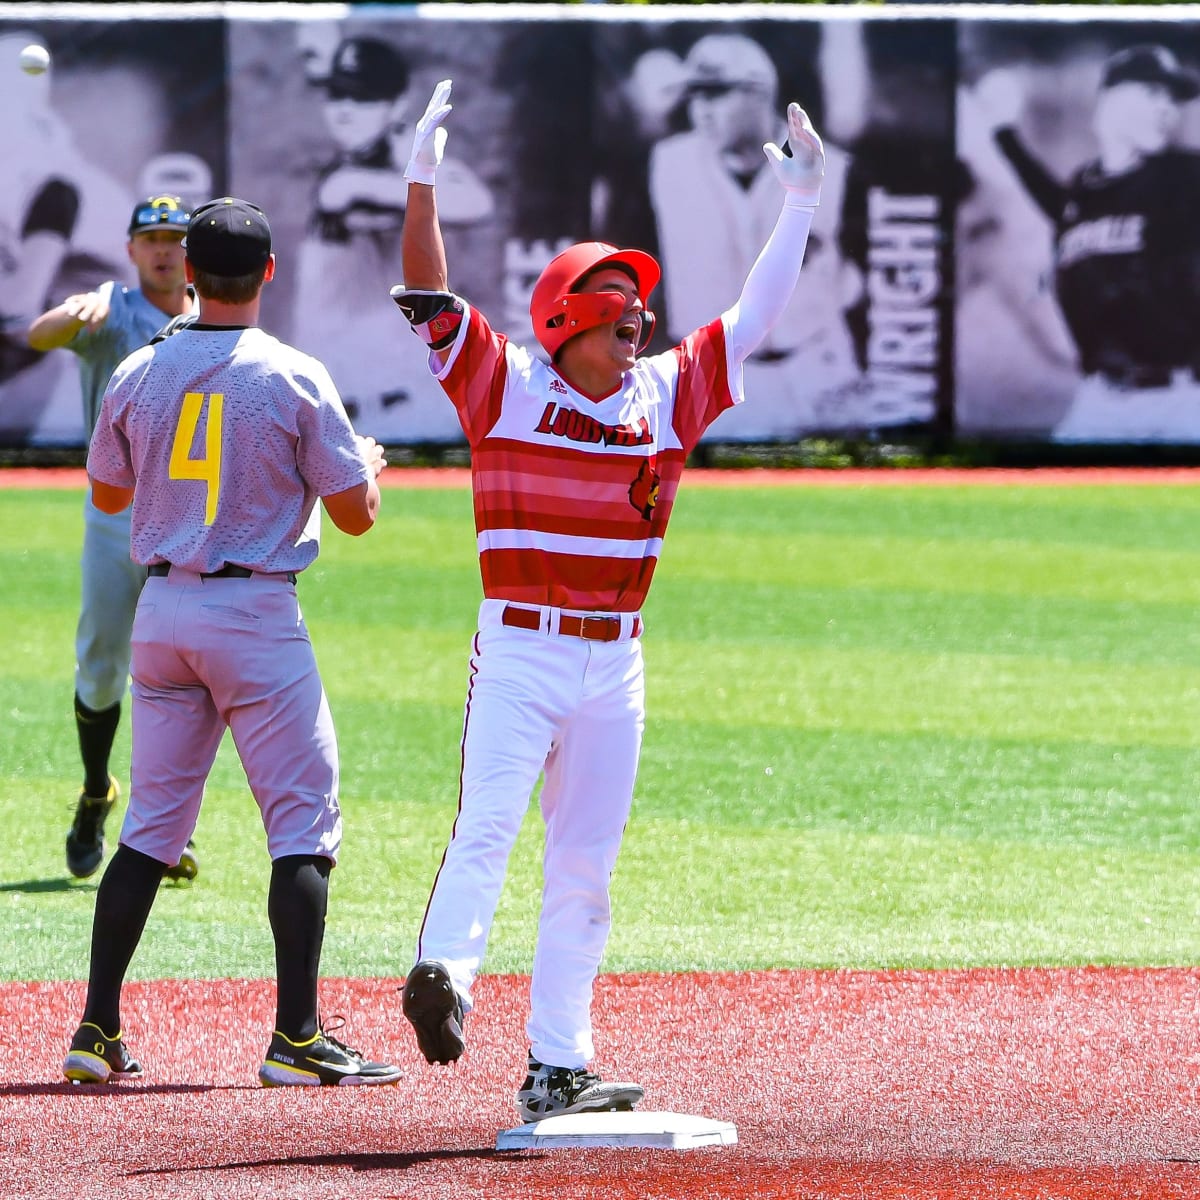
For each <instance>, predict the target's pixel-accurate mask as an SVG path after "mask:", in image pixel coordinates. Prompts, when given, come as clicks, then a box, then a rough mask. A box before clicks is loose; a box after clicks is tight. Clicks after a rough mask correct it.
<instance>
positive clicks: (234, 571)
mask: <svg viewBox="0 0 1200 1200" xmlns="http://www.w3.org/2000/svg"><path fill="white" fill-rule="evenodd" d="M170 571H171V564H170V563H151V564H150V565H149V566H148V567H147V568H146V574H147V575H168V574H170ZM255 574H258V575H262V574H265V572H263V571H257V572H255V571H252V570H250V568H249V567H236V566H234V565H233V563H226V564H225V565H224V566H223V567H222V568H221V569H220V570H219V571H201V572H200V578H201V579H249V578H250V577H251V576H253V575H255ZM284 578H285V579H286V580H287V581H288V583H295V582H296V572H295V571H288V572H286V574H285V575H284Z"/></svg>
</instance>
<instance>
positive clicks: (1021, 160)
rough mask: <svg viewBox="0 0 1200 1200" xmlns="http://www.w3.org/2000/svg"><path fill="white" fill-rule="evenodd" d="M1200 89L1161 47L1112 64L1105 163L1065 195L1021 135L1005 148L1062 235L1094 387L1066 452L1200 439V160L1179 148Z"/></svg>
mask: <svg viewBox="0 0 1200 1200" xmlns="http://www.w3.org/2000/svg"><path fill="white" fill-rule="evenodd" d="M1197 95H1200V78H1197V76H1195V75H1194V74H1192V73H1191V72H1189V71H1185V70H1184V69H1183V68H1182V67H1181V66H1180V64H1179V62H1178V60H1177V59H1176V58H1175V56H1174V55H1173V54H1172V53H1171V52H1170V51H1169V50H1167V49H1166V48H1165V47H1163V46H1158V45H1139V46H1133V47H1130V48H1128V49H1125V50H1121V51H1119V52H1117V53H1115V54H1113V55H1112V56H1111V57H1110V58H1109V59H1108V61H1107V62H1106V63H1105V67H1104V74H1103V79H1102V84H1101V91H1100V95H1099V98H1098V100H1097V104H1096V110H1095V114H1094V117H1093V128H1094V132H1095V135H1096V140H1097V142H1098V144H1099V149H1100V153H1099V155H1098V157H1097V158H1096V159H1094V160H1093V161H1091V162H1089V163H1087V164H1085V165H1084V166H1082V167H1081V168H1080V169H1079V170H1077V171H1076V172H1075V174H1074V175H1073V176H1072V177H1071V179H1070V180H1069V181H1068V183H1067V184H1065V185H1063V184H1060V183H1059V182H1058V181H1057V180H1056V179H1054V178H1053V177H1052V176H1051V175H1050V174H1049V172H1048V171H1047V170H1046V169H1045V167H1043V166H1042V165H1041V163H1039V162H1038V160H1037V159H1035V158H1034V157H1033V155H1032V154H1030V153H1029V151H1028V150H1027V149H1026V148H1025V146H1024V145H1023V144H1022V142H1021V140H1020V138H1019V135H1018V134H1017V132H1016V130H1015V128H1013V127H1012V126H1011V125H1008V124H1005V125H1002V126H1000V127H999V128H997V129H996V131H995V140H996V145H997V147H998V148H999V150H1000V151H1001V152H1002V153H1003V154H1004V155H1005V157H1006V158H1007V159H1008V161H1009V162H1010V163H1011V164H1012V167H1013V169H1014V170H1015V171H1016V173H1017V175H1018V176H1019V178H1020V180H1021V182H1022V183H1023V184H1024V186H1025V188H1026V190H1027V192H1028V194H1029V196H1030V198H1031V199H1032V200H1033V202H1034V203H1035V204H1036V205H1037V207H1038V208H1039V209H1040V210H1041V211H1042V212H1043V213H1044V214H1045V216H1046V217H1047V218H1048V219H1049V220H1050V221H1051V222H1052V224H1053V227H1054V241H1055V263H1054V278H1055V286H1056V291H1057V295H1058V300H1059V304H1060V306H1061V308H1062V312H1063V316H1064V318H1065V320H1066V323H1067V326H1068V328H1069V329H1070V332H1071V335H1072V337H1073V339H1074V341H1075V344H1076V347H1077V349H1078V355H1079V366H1080V369H1081V371H1082V373H1083V376H1084V378H1083V380H1082V382H1081V384H1080V386H1079V388H1078V390H1077V392H1076V395H1075V398H1074V401H1073V403H1072V405H1071V407H1070V409H1069V410H1068V412H1067V414H1066V416H1065V417H1064V418H1063V420H1062V421H1061V422H1060V423H1059V424H1058V425H1057V427H1056V428H1055V430H1054V437H1055V438H1056V439H1057V440H1060V441H1121V442H1123V441H1194V440H1197V439H1200V384H1197V381H1196V378H1195V374H1194V369H1195V365H1196V361H1197V355H1196V351H1195V347H1194V341H1195V330H1196V327H1197V324H1198V320H1200V235H1198V234H1197V228H1196V219H1195V206H1196V200H1197V197H1200V155H1198V154H1196V153H1194V152H1189V151H1186V150H1181V149H1178V148H1175V147H1173V146H1172V145H1171V143H1172V140H1173V138H1174V136H1175V134H1176V132H1177V130H1178V128H1179V123H1180V116H1181V113H1180V108H1181V105H1182V104H1183V103H1184V102H1185V101H1189V100H1193V99H1195V98H1196V96H1197Z"/></svg>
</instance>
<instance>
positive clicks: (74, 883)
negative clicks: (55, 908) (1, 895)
mask: <svg viewBox="0 0 1200 1200" xmlns="http://www.w3.org/2000/svg"><path fill="white" fill-rule="evenodd" d="M99 882H100V881H99V880H97V881H96V883H82V881H80V880H77V879H22V880H21V881H20V882H18V883H0V892H29V893H30V894H31V895H36V894H38V893H40V892H74V891H78V890H81V889H84V890H86V889H89V888H90V889H91V890H92V891H95V890H96V887H97V885H98V884H99Z"/></svg>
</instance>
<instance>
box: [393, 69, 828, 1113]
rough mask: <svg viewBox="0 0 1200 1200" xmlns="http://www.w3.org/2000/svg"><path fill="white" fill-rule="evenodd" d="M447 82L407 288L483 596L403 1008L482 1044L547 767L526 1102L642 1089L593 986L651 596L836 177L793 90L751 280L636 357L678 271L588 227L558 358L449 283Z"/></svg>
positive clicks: (631, 1097)
mask: <svg viewBox="0 0 1200 1200" xmlns="http://www.w3.org/2000/svg"><path fill="white" fill-rule="evenodd" d="M449 98H450V82H449V80H446V81H443V82H442V83H440V84H438V86H437V88H436V89H435V90H434V93H433V97H432V99H431V100H430V102H429V105H428V107H427V109H426V111H425V114H424V116H423V117H422V118H421V120H420V121H419V122H418V124H417V128H416V134H415V136H414V140H413V151H412V158H411V160H410V161H409V164H408V167H407V170H406V176H407V178H408V179H409V196H408V214H407V219H406V221H405V225H404V235H403V240H402V253H403V270H404V286H402V287H397V288H394V289H393V292H392V294H393V297H394V298H395V300H396V303H397V304H398V305H399V306H400V308H401V310H402V311H403V312H404V315H405V316H406V317H407V318H408V320H409V321H410V322H411V324H412V326H413V329H414V330H415V331H416V332H417V334H418V335H419V336H420V337H421V338H422V339H423V340H424V341H425V342H426V343H427V345H428V346H429V348H430V352H431V353H430V360H429V365H430V369H431V370H432V371H433V373H434V374H435V376H436V377H437V379H438V380H439V382H440V383H441V385H442V387H443V389H444V390H445V392H446V395H447V396H448V397H449V399H450V401H451V403H452V404H453V405H454V407H455V410H456V411H457V413H458V418H459V421H460V422H461V424H462V428H463V431H464V433H465V434H466V437H467V441H468V443H469V444H470V447H471V466H472V487H473V490H474V495H475V514H476V529H477V540H478V547H479V561H480V569H481V573H482V576H483V590H484V599H483V602H482V604H481V606H480V610H479V630H478V634H477V636H476V639H475V643H474V652H473V654H472V656H471V661H470V687H469V691H468V696H467V705H466V716H465V721H464V729H463V742H462V774H461V790H460V794H459V809H458V815H457V817H456V818H455V821H454V826H453V831H452V833H451V837H450V843H449V845H448V847H447V849H446V853H445V857H444V858H443V860H442V865H441V867H440V869H439V871H438V874H437V878H436V880H435V882H434V886H433V893H432V895H431V897H430V900H429V905H428V908H427V910H426V913H425V919H424V922H423V923H422V926H421V930H420V934H419V938H418V943H417V954H416V959H417V961H416V962H415V964H414V966H413V968H412V970H411V971H410V972H409V975H408V979H407V981H406V984H405V988H404V997H403V1005H404V1013H405V1016H406V1017H407V1018H408V1020H409V1022H410V1023H411V1024H412V1025H413V1027H414V1029H415V1031H416V1037H417V1043H418V1045H419V1047H420V1049H421V1051H422V1053H423V1054H424V1055H425V1057H426V1059H428V1061H429V1062H438V1063H447V1062H452V1061H454V1060H456V1059H457V1058H459V1057H460V1056H461V1055H462V1053H463V1051H464V1049H465V1040H464V1036H463V1019H464V1015H465V1014H466V1013H467V1012H469V1011H470V1009H471V987H472V984H473V983H474V980H475V977H476V975H477V973H478V971H479V969H480V966H481V963H482V960H483V955H484V949H485V945H486V941H487V936H488V931H489V929H490V927H491V923H492V919H493V917H494V915H495V909H496V903H497V901H498V899H499V896H500V891H501V887H502V884H503V878H504V872H505V866H506V863H507V860H508V855H509V852H510V850H511V849H512V846H513V843H514V841H515V839H516V837H517V833H518V831H519V829H520V826H521V821H522V818H523V816H524V813H525V810H526V808H527V807H528V803H529V797H530V793H531V791H532V790H533V788H534V786H535V784H536V782H537V779H538V776H539V774H540V773H542V772H544V774H545V779H544V784H543V787H542V791H541V810H542V816H543V818H544V820H545V826H546V840H545V858H544V877H545V886H544V891H543V895H542V909H541V917H540V923H539V929H538V939H537V950H536V953H535V956H534V962H533V979H532V988H531V996H530V1009H531V1011H530V1018H529V1023H528V1025H527V1027H526V1032H527V1034H528V1039H529V1061H528V1071H527V1075H526V1078H525V1081H524V1083H523V1085H522V1086H521V1088H520V1090H519V1091H518V1093H517V1106H518V1111H519V1112H520V1114H521V1116H522V1118H523V1119H524V1120H526V1121H539V1120H541V1119H542V1118H544V1117H549V1116H554V1115H557V1114H563V1113H572V1112H588V1111H606V1110H616V1109H627V1108H631V1107H632V1106H633V1105H634V1104H636V1103H637V1102H638V1101H639V1100H640V1099H641V1098H642V1094H643V1093H642V1088H641V1087H640V1086H638V1085H637V1084H636V1083H613V1082H605V1081H603V1080H602V1079H601V1078H600V1077H599V1076H598V1075H596V1074H594V1073H593V1072H591V1071H589V1069H588V1067H589V1064H590V1062H591V1060H592V1058H593V1056H594V1047H593V1042H592V1024H591V996H592V987H593V984H594V981H595V977H596V972H597V970H598V968H599V964H600V958H601V955H602V953H603V950H604V946H605V943H606V941H607V938H608V931H609V924H610V906H609V878H610V876H611V874H612V871H613V867H614V865H615V863H616V859H617V852H618V849H619V847H620V844H621V837H622V833H623V831H624V828H625V823H626V820H627V819H628V816H629V811H630V806H631V803H632V798H633V784H634V776H635V774H636V770H637V764H638V755H639V752H640V749H641V741H642V729H643V725H644V716H645V713H644V685H643V671H642V651H641V643H640V641H639V638H640V636H641V633H642V619H641V615H640V610H641V607H642V603H643V601H644V599H645V596H646V592H647V589H648V588H649V586H650V580H651V577H652V576H653V573H654V568H655V566H656V564H657V562H658V555H659V550H660V547H661V544H662V538H663V535H664V534H665V533H666V527H667V521H668V519H669V517H670V514H671V508H672V505H673V503H674V500H675V493H676V490H677V489H678V486H679V481H680V476H681V474H682V473H683V467H684V462H685V460H686V458H687V455H688V453H689V451H691V450H692V449H693V447H694V446H695V445H696V443H697V442H698V441H699V439H700V436H701V435H702V434H703V433H704V431H705V429H706V428H707V427H708V426H709V425H710V424H711V423H712V422H713V421H714V420H715V419H716V418H717V417H718V416H720V414H721V413H722V412H725V411H726V410H727V409H729V408H730V407H731V406H732V405H734V404H736V403H738V402H739V401H741V399H742V370H741V366H742V363H743V361H744V360H745V359H746V357H747V356H748V355H749V354H750V353H752V352H753V351H754V349H755V348H756V347H757V346H758V345H760V344H761V342H762V341H763V339H764V338H765V337H766V335H767V333H768V331H769V330H770V329H771V327H772V325H773V324H774V323H775V321H776V320H777V319H778V318H779V316H780V314H781V313H782V312H783V311H784V309H785V307H786V305H787V302H788V299H789V297H790V296H791V294H792V290H793V288H794V287H795V285H796V281H797V279H798V278H799V275H800V266H801V262H802V261H803V258H804V248H805V243H806V242H807V240H808V232H809V228H810V227H811V225H812V220H813V214H814V211H815V209H816V207H817V204H818V201H819V199H820V194H821V181H822V177H823V174H824V151H823V149H822V145H821V139H820V138H819V137H818V136H817V134H816V132H815V131H814V130H813V127H812V125H811V123H810V122H809V119H808V117H807V116H806V114H805V113H804V111H803V110H802V109H801V108H800V106H799V105H798V104H791V105H789V106H788V110H787V128H788V138H787V140H788V143H789V146H790V154H788V155H785V154H784V153H783V152H782V151H781V150H780V148H779V147H778V146H776V145H774V144H770V143H768V144H767V145H765V146H764V147H763V150H764V152H765V153H766V155H767V158H768V159H769V160H770V162H771V165H772V167H773V169H774V171H775V174H776V176H777V178H778V180H779V183H780V184H781V185H782V188H783V205H782V210H781V211H780V213H779V217H778V220H777V223H776V225H775V228H774V230H773V232H772V233H771V235H770V237H769V239H768V241H767V244H766V246H765V247H764V248H763V250H762V252H761V253H760V255H759V257H758V259H757V261H756V262H755V263H754V265H753V266H752V268H751V269H750V272H749V275H748V277H747V279H746V281H745V284H744V286H743V288H742V292H741V295H740V297H739V298H738V300H737V302H736V303H735V304H734V305H733V306H732V307H731V308H729V309H728V310H727V311H726V312H724V313H722V314H721V315H719V316H717V317H715V318H714V319H713V320H712V321H710V322H709V324H707V325H704V326H702V327H701V328H699V329H697V330H696V331H695V332H694V333H691V334H689V335H688V336H687V337H686V338H684V339H683V341H682V342H681V343H680V344H679V345H678V346H676V347H675V348H674V349H673V350H670V351H668V352H666V353H664V354H659V355H655V356H653V357H649V358H639V357H638V354H639V351H640V349H641V348H642V347H643V346H644V345H645V344H646V342H647V341H648V339H649V335H650V331H651V323H652V320H653V318H652V316H651V314H650V312H649V311H648V309H647V307H646V306H647V303H648V301H649V299H650V294H651V293H652V292H653V290H654V287H655V285H656V284H657V283H658V280H659V267H658V264H657V263H656V262H655V260H654V259H653V258H651V257H650V255H648V254H646V253H644V252H642V251H638V250H622V249H618V248H617V247H615V246H609V245H605V244H602V243H598V242H585V243H581V244H578V245H575V246H572V247H570V248H569V249H567V250H566V251H564V252H563V253H562V254H560V255H559V256H558V257H557V258H555V259H554V260H553V261H552V262H551V263H550V264H549V265H548V266H547V267H546V269H545V271H543V273H542V275H541V276H540V278H539V279H538V281H537V283H536V284H535V286H534V289H533V296H532V303H531V315H532V317H533V326H534V331H535V333H536V335H537V339H538V341H539V342H540V343H541V345H542V348H543V349H544V350H545V351H546V354H547V355H548V356H549V359H550V362H549V364H547V363H544V362H542V361H541V360H540V359H537V358H534V357H532V356H531V355H530V354H528V353H527V352H526V351H525V350H523V349H521V348H520V347H518V346H515V345H513V344H512V343H511V342H509V341H508V339H507V338H506V337H505V336H504V335H502V334H500V333H497V332H495V331H494V330H493V329H492V327H491V326H490V325H489V324H488V321H487V319H486V318H485V317H484V316H483V314H482V313H480V312H479V311H478V310H477V309H475V308H473V307H471V305H470V304H468V303H467V302H466V301H465V300H463V299H462V298H460V297H459V296H456V295H454V294H453V293H451V292H450V291H449V290H448V286H449V284H448V274H447V265H446V258H445V251H444V247H443V243H442V238H441V232H440V228H439V224H438V216H437V203H436V193H435V188H434V181H435V176H436V173H437V168H438V165H439V163H440V162H441V159H442V152H443V149H444V146H445V140H446V131H445V129H444V127H443V125H442V122H443V121H444V120H445V118H446V116H447V115H448V114H449V112H450V110H451V106H450V103H449Z"/></svg>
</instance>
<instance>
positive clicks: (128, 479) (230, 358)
mask: <svg viewBox="0 0 1200 1200" xmlns="http://www.w3.org/2000/svg"><path fill="white" fill-rule="evenodd" d="M88 473H89V474H90V475H91V476H92V477H93V478H96V479H99V480H101V481H102V482H104V483H109V484H113V485H116V486H118V487H133V485H134V483H135V481H136V483H137V488H136V492H135V495H134V500H133V517H132V537H131V544H132V554H133V558H134V561H136V562H139V563H143V564H146V565H150V564H153V563H164V562H165V563H171V564H173V565H174V566H176V567H182V568H186V569H188V570H191V571H196V572H211V571H217V570H219V569H220V568H221V567H223V566H225V565H227V564H228V565H235V566H240V567H247V568H249V569H251V570H253V571H259V572H263V573H267V574H269V573H286V572H288V571H302V570H304V568H305V567H307V566H308V565H309V564H310V563H311V562H312V561H313V560H314V559H315V558H316V557H317V550H318V540H317V523H316V521H312V522H310V518H311V517H312V516H313V514H314V510H315V505H316V500H317V498H318V497H319V496H327V495H332V494H333V493H335V492H341V491H345V490H346V489H347V488H351V487H354V486H355V485H356V484H360V483H365V482H366V480H367V479H368V477H369V468H368V466H367V464H366V460H365V459H364V457H363V454H362V451H361V450H360V448H359V445H358V440H357V438H356V437H355V434H354V430H353V429H352V428H351V425H350V420H349V418H348V417H347V416H346V412H345V409H344V408H343V407H342V402H341V399H340V397H339V396H338V392H337V389H336V388H335V387H334V384H333V381H332V379H330V377H329V372H328V371H327V370H326V369H325V367H324V366H322V364H321V363H319V362H318V361H317V360H316V359H314V358H311V357H310V356H309V355H307V354H303V353H301V352H300V351H299V350H296V349H294V348H293V347H291V346H288V345H285V344H284V343H283V342H280V341H278V340H277V339H276V338H274V337H272V336H271V335H270V334H268V333H266V332H264V331H263V330H261V329H258V328H249V329H244V328H235V329H227V328H214V327H211V326H205V325H202V324H198V325H193V326H191V327H190V328H188V329H184V330H182V331H180V332H179V333H176V334H175V335H174V336H172V337H169V338H167V339H166V341H164V342H161V343H160V344H159V345H157V346H146V347H143V348H142V349H141V350H138V351H136V352H135V353H134V354H132V355H130V356H129V357H128V358H127V359H125V360H124V362H122V363H121V364H120V366H118V367H117V369H116V371H114V373H113V376H112V379H111V380H110V381H109V385H108V388H107V390H106V392H105V394H104V401H103V405H102V410H101V416H100V420H99V422H98V424H97V426H96V431H95V433H94V435H93V437H92V444H91V448H90V449H89V451H88Z"/></svg>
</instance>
